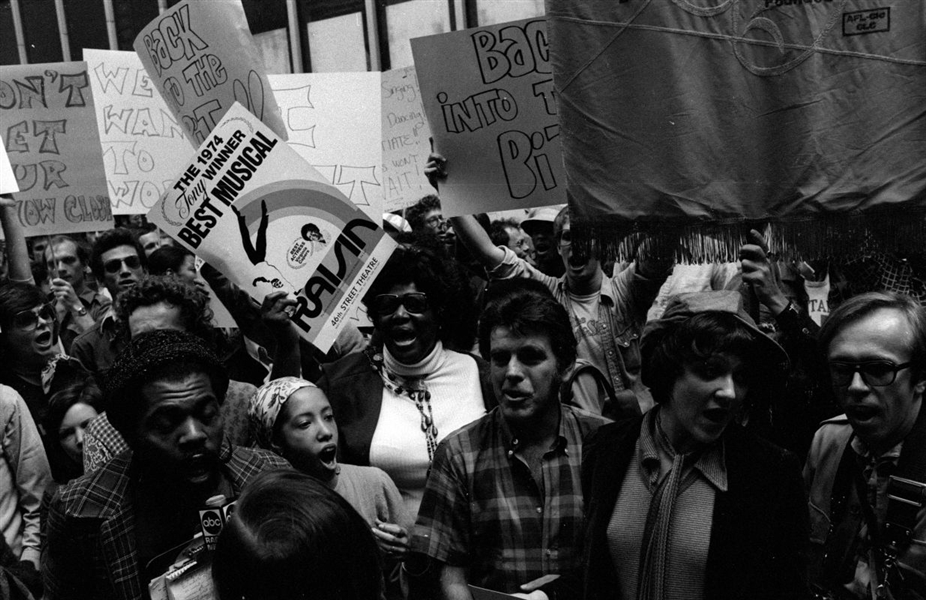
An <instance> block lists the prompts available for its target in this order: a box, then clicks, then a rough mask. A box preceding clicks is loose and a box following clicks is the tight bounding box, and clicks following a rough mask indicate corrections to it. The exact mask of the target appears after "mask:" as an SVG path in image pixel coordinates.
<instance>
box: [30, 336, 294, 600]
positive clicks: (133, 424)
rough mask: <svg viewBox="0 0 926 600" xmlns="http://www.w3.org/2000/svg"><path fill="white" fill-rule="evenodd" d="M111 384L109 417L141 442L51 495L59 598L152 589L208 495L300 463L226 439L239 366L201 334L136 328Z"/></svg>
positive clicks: (124, 596)
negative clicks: (226, 414)
mask: <svg viewBox="0 0 926 600" xmlns="http://www.w3.org/2000/svg"><path fill="white" fill-rule="evenodd" d="M105 387H106V394H107V397H108V400H109V401H108V403H107V404H108V406H109V408H108V414H109V419H110V421H111V422H112V423H113V425H114V426H115V427H116V428H117V429H118V430H119V432H120V433H121V434H122V435H123V436H124V437H125V439H126V441H127V442H128V444H129V447H130V450H128V451H126V452H124V453H122V454H120V455H118V456H116V457H115V458H113V459H112V460H111V461H109V462H107V463H106V464H105V465H103V466H102V467H101V468H100V469H99V470H98V471H95V472H93V473H90V474H87V475H84V476H83V477H81V478H79V479H76V480H74V481H72V482H71V483H69V484H68V485H66V486H65V487H63V488H61V489H60V490H59V491H58V492H57V493H56V494H55V496H54V498H53V499H52V501H51V504H50V508H49V513H48V519H47V530H46V531H47V543H46V550H45V554H44V556H43V564H42V573H43V579H44V582H45V587H46V598H48V599H49V600H52V599H56V598H87V599H90V598H93V599H120V600H128V599H142V598H144V597H146V593H145V590H146V588H147V582H148V581H149V580H151V579H152V578H154V577H156V576H158V575H160V574H161V573H163V571H164V569H165V568H166V567H167V566H169V564H170V563H171V562H172V561H173V558H174V557H175V556H176V553H175V552H173V549H175V548H177V547H178V546H179V547H180V548H182V546H183V544H184V543H185V542H188V541H189V540H191V539H192V538H193V536H194V534H195V533H196V531H197V529H198V527H199V520H198V514H199V513H198V511H199V509H200V508H202V507H203V506H204V504H205V502H206V500H207V499H208V498H210V497H212V496H214V495H218V494H222V495H224V496H225V497H226V498H228V499H231V498H235V497H237V496H238V494H239V493H240V492H241V490H242V488H243V487H244V486H245V484H246V483H247V482H248V480H250V479H251V478H252V477H254V476H255V475H256V474H258V473H260V472H262V471H265V470H270V469H276V468H287V467H288V466H289V464H288V463H287V462H286V461H285V460H283V459H281V458H279V457H277V456H276V455H274V454H273V453H270V452H265V451H262V450H252V449H247V448H242V447H233V446H231V445H230V444H229V443H228V442H227V441H225V439H224V428H223V419H222V413H221V405H222V402H223V400H224V398H225V392H226V389H227V387H228V375H227V374H226V372H225V369H224V368H223V367H222V364H221V362H220V361H219V359H218V357H217V356H216V355H215V354H214V353H213V352H212V351H211V350H210V349H208V348H207V347H206V346H205V345H204V344H203V342H202V341H201V340H200V339H199V338H197V337H195V336H193V335H191V334H188V333H185V332H181V331H174V330H169V329H164V330H157V331H152V332H149V333H144V334H141V335H139V336H137V337H135V338H134V339H133V340H132V341H131V343H130V344H129V345H128V347H127V348H126V350H125V351H124V352H123V353H122V354H120V356H119V357H118V358H117V359H116V361H115V362H114V363H113V366H112V369H111V371H110V373H109V376H108V379H107V381H106V386H105ZM165 555H166V557H167V563H166V564H165V563H163V562H162V561H161V560H160V559H161V558H163V557H164V556H165Z"/></svg>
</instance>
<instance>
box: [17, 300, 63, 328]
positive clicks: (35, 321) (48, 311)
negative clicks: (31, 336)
mask: <svg viewBox="0 0 926 600" xmlns="http://www.w3.org/2000/svg"><path fill="white" fill-rule="evenodd" d="M57 318H58V314H57V313H56V312H55V303H54V302H49V303H48V304H43V305H42V306H40V307H38V308H31V309H29V310H21V311H19V312H18V313H16V314H15V315H13V320H12V321H11V322H10V326H11V327H12V328H13V329H19V330H20V331H35V328H36V327H38V326H39V319H44V320H45V321H48V322H49V323H52V322H54V321H55V320H56V319H57Z"/></svg>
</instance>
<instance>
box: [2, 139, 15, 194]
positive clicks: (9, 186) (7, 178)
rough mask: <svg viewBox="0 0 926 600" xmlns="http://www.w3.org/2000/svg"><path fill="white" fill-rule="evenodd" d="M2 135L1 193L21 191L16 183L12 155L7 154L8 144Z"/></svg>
mask: <svg viewBox="0 0 926 600" xmlns="http://www.w3.org/2000/svg"><path fill="white" fill-rule="evenodd" d="M2 140H3V138H2V137H0V146H3V147H2V148H0V194H12V193H13V192H18V191H19V186H18V185H16V177H15V176H14V175H13V165H11V164H10V157H9V156H7V155H6V144H3V142H2Z"/></svg>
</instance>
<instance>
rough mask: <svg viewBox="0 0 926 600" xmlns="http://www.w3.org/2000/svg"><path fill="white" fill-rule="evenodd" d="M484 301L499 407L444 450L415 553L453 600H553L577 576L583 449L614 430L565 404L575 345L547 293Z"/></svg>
mask: <svg viewBox="0 0 926 600" xmlns="http://www.w3.org/2000/svg"><path fill="white" fill-rule="evenodd" d="M488 294H489V299H488V303H487V307H486V310H485V312H484V313H483V315H482V319H481V322H480V325H479V347H480V351H481V352H482V354H483V356H485V357H486V358H487V359H488V360H489V361H490V367H491V380H492V386H493V388H494V391H495V394H496V396H497V398H498V401H499V406H498V407H497V408H495V409H493V410H492V411H491V412H490V413H489V414H487V415H486V416H485V417H483V418H481V419H479V420H478V421H475V422H474V423H472V424H470V425H467V426H465V427H463V428H461V429H459V430H457V431H456V432H454V433H452V434H451V435H449V436H448V437H447V438H446V439H445V440H444V441H443V442H442V443H441V444H440V446H439V447H438V449H437V452H436V453H435V456H434V463H433V465H432V468H431V473H430V475H429V477H428V484H427V488H426V489H425V493H424V499H423V500H422V503H421V508H420V510H419V513H418V521H417V523H416V524H415V528H414V531H413V536H412V550H413V551H414V552H418V553H422V554H425V555H427V556H428V557H429V558H430V559H431V560H432V564H433V565H434V566H435V568H436V569H437V571H438V572H439V580H440V584H439V585H440V589H441V596H442V597H443V598H445V599H453V600H457V599H460V600H470V599H471V598H472V596H471V593H470V591H469V589H468V587H467V584H472V585H475V586H479V587H485V588H489V589H493V590H496V591H500V592H505V593H517V592H527V593H531V595H530V596H529V597H530V598H545V597H547V596H549V595H552V594H548V593H547V592H552V591H554V590H555V585H556V584H555V581H556V579H557V576H558V575H560V574H563V573H566V572H569V571H572V570H573V569H575V568H576V567H577V566H578V561H579V560H580V556H581V554H580V551H581V548H580V544H581V538H582V533H583V515H582V490H581V486H580V482H579V471H580V464H581V460H582V444H583V441H584V440H585V439H586V438H587V436H588V435H590V434H591V433H592V432H593V431H594V430H595V429H597V428H598V427H599V426H600V425H601V424H602V423H604V422H606V419H604V418H602V417H600V416H597V415H593V414H592V413H589V412H586V411H583V410H581V409H576V408H572V407H570V406H566V405H562V404H560V402H559V391H560V387H561V384H562V382H563V379H564V377H565V376H566V375H567V374H568V373H569V369H570V368H572V366H573V364H574V362H575V358H576V341H575V337H574V336H573V334H572V328H571V326H570V323H569V317H568V315H567V314H566V311H565V309H564V308H563V306H562V305H560V304H559V303H558V302H557V301H556V300H555V299H554V298H553V296H552V294H551V293H550V292H549V290H548V289H547V288H546V287H544V286H543V284H541V283H539V282H536V281H530V280H524V279H516V280H511V281H504V282H499V283H497V284H494V285H493V287H492V288H490V289H489V292H488ZM540 588H544V589H542V590H541V589H540Z"/></svg>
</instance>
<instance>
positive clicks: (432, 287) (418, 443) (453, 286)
mask: <svg viewBox="0 0 926 600" xmlns="http://www.w3.org/2000/svg"><path fill="white" fill-rule="evenodd" d="M363 302H364V304H365V305H366V307H367V312H368V314H369V315H370V318H371V320H372V321H373V325H374V326H375V328H376V335H375V336H374V342H373V343H372V344H371V345H370V347H369V348H368V349H367V350H366V351H364V352H362V353H357V354H351V355H348V356H346V357H344V358H342V359H340V360H338V361H336V362H334V363H330V364H327V365H324V366H323V371H324V374H323V375H322V378H321V379H320V380H319V382H318V385H319V387H321V388H322V389H323V390H324V391H325V393H326V394H327V395H328V398H329V400H330V402H331V406H332V408H333V409H334V413H335V414H336V415H337V418H338V425H339V428H340V431H341V439H340V456H341V459H342V461H343V462H345V463H348V464H359V465H372V466H375V467H379V468H380V469H382V470H384V471H385V472H386V473H388V474H389V476H390V477H391V478H392V480H393V481H394V482H395V484H396V486H397V487H398V488H399V491H400V492H401V493H402V497H403V499H404V501H405V507H406V509H407V510H408V512H409V514H410V515H412V516H414V515H417V514H418V505H419V503H420V502H421V496H422V494H423V493H424V485H425V481H426V479H427V475H428V469H429V468H430V464H431V458H432V457H433V455H434V450H435V449H436V447H437V444H438V443H439V442H440V441H441V440H442V439H444V438H445V437H446V436H447V435H448V434H449V433H450V432H452V431H454V430H456V429H458V428H460V427H462V426H463V425H466V424H468V423H471V422H472V421H475V420H476V419H478V418H479V417H481V416H482V415H484V414H485V413H486V411H487V408H491V407H492V406H494V404H495V400H494V396H493V395H492V392H491V386H488V384H485V385H483V384H484V382H485V381H486V380H485V377H484V376H482V373H483V372H485V367H486V365H485V363H484V362H483V361H482V360H481V359H479V358H476V357H474V356H472V355H470V354H466V353H463V352H457V351H455V350H454V349H465V348H470V347H472V343H473V337H474V335H475V310H474V303H473V295H472V291H471V289H470V287H469V283H468V281H467V279H466V277H465V275H464V274H463V271H462V269H461V268H460V267H459V265H458V264H457V263H456V262H455V261H454V260H452V259H450V258H449V257H447V256H446V255H445V254H443V253H442V251H441V250H440V249H439V248H438V247H431V245H430V244H429V245H428V246H422V245H411V244H410V245H406V246H400V247H399V248H398V249H397V250H396V251H395V252H394V253H393V255H392V257H391V258H390V259H389V261H388V262H387V263H386V265H385V266H384V267H383V271H382V273H380V275H379V276H378V277H377V279H376V281H375V282H374V284H373V286H371V289H370V290H369V292H368V293H367V295H366V296H365V297H364V300H363Z"/></svg>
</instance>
